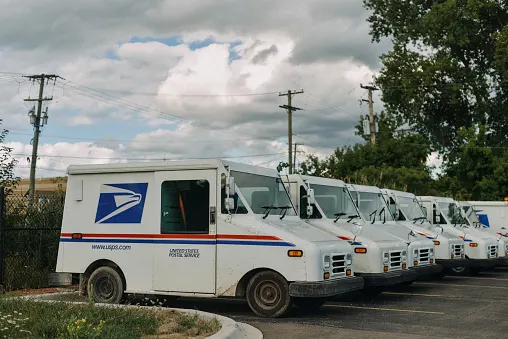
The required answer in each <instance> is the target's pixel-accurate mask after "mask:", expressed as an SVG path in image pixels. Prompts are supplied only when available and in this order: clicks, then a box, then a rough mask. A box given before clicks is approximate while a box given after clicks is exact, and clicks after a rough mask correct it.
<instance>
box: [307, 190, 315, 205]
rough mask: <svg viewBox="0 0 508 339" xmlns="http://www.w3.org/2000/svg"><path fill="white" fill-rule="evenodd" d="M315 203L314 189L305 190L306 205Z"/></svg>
mask: <svg viewBox="0 0 508 339" xmlns="http://www.w3.org/2000/svg"><path fill="white" fill-rule="evenodd" d="M315 203H316V198H315V197H314V189H312V188H309V189H308V190H307V204H309V205H313V204H315Z"/></svg>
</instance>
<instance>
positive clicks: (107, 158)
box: [11, 152, 286, 161]
mask: <svg viewBox="0 0 508 339" xmlns="http://www.w3.org/2000/svg"><path fill="white" fill-rule="evenodd" d="M11 154H12V155H15V156H28V155H29V154H26V153H11ZM280 154H286V153H285V152H279V153H267V154H250V155H236V156H216V157H190V158H173V157H165V158H115V157H104V158H102V157H101V158H98V157H80V156H68V155H49V154H48V155H46V154H39V155H38V156H39V157H44V158H65V159H90V160H129V161H131V160H142V161H171V160H210V159H239V158H255V157H265V156H271V155H280Z"/></svg>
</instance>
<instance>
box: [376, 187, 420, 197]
mask: <svg viewBox="0 0 508 339" xmlns="http://www.w3.org/2000/svg"><path fill="white" fill-rule="evenodd" d="M381 191H383V192H384V191H386V192H391V193H393V194H395V195H397V196H399V197H405V198H414V197H415V195H414V194H413V193H410V192H404V191H397V190H391V189H388V188H383V189H381Z"/></svg>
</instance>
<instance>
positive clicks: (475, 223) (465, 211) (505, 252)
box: [457, 202, 508, 265]
mask: <svg viewBox="0 0 508 339" xmlns="http://www.w3.org/2000/svg"><path fill="white" fill-rule="evenodd" d="M457 203H458V204H459V206H460V207H461V211H462V215H463V217H464V219H465V220H466V222H467V225H468V226H469V227H471V228H474V229H476V230H478V231H481V232H484V233H486V234H488V235H490V236H491V237H493V238H494V239H497V243H498V249H499V250H498V253H499V257H500V258H504V259H505V262H504V264H505V265H506V264H507V263H508V261H507V256H508V237H507V236H508V232H507V230H506V227H504V226H502V227H500V229H499V232H496V233H497V234H496V233H494V232H492V231H488V230H489V228H490V227H485V225H484V224H483V223H482V222H481V221H480V219H479V218H478V215H477V214H476V211H475V209H474V208H473V206H472V205H471V204H470V203H469V202H457Z"/></svg>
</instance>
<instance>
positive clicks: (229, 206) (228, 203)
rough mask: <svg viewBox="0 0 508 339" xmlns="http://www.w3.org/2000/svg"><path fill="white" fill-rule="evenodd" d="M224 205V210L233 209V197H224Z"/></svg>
mask: <svg viewBox="0 0 508 339" xmlns="http://www.w3.org/2000/svg"><path fill="white" fill-rule="evenodd" d="M224 207H225V208H226V211H231V210H234V209H235V199H233V198H225V199H224Z"/></svg>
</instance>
